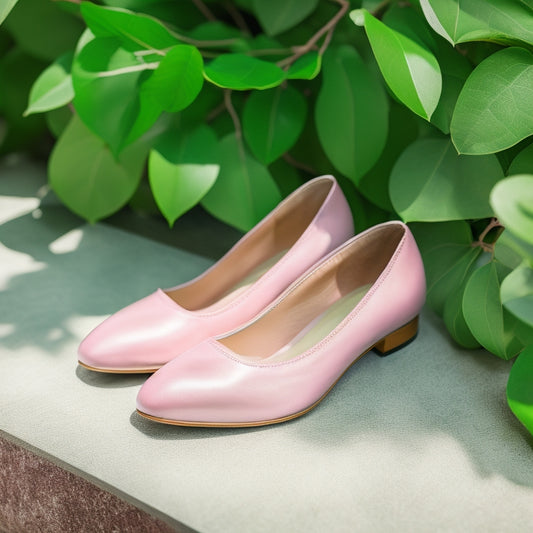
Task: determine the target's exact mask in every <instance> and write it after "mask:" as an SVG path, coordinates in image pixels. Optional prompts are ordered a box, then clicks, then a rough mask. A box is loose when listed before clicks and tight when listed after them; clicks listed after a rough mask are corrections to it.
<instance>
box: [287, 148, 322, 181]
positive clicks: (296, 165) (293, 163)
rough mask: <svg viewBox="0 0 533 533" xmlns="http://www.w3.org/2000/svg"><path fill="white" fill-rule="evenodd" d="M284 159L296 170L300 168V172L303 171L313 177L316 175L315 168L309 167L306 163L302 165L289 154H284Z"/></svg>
mask: <svg viewBox="0 0 533 533" xmlns="http://www.w3.org/2000/svg"><path fill="white" fill-rule="evenodd" d="M283 159H285V161H287V163H289V165H291V166H293V167H294V168H299V169H300V170H303V171H304V172H307V173H308V174H311V175H313V176H314V175H316V174H317V172H316V170H315V169H314V168H313V167H310V166H307V165H306V164H305V163H302V162H301V161H298V160H297V159H294V157H292V155H291V154H289V152H287V153H285V154H283Z"/></svg>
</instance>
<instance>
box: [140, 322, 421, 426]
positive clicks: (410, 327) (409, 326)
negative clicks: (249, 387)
mask: <svg viewBox="0 0 533 533" xmlns="http://www.w3.org/2000/svg"><path fill="white" fill-rule="evenodd" d="M413 326H414V327H415V328H416V329H414V328H413ZM405 330H409V331H411V332H413V336H412V337H411V339H414V338H415V337H416V333H417V331H418V316H417V317H415V318H414V319H413V320H411V321H410V322H409V323H407V324H405V325H404V326H402V327H401V328H398V329H397V330H395V331H393V332H391V333H389V334H388V335H386V337H384V338H383V339H381V340H379V341H378V342H376V344H373V345H372V346H371V347H370V348H368V350H366V351H365V352H363V353H362V354H361V355H360V356H359V357H357V359H355V360H354V361H353V362H352V363H350V365H349V366H347V367H346V368H345V369H344V371H343V373H342V374H341V375H340V376H339V377H338V378H337V380H336V381H335V382H334V383H333V385H331V387H330V388H329V389H328V390H327V391H326V392H325V393H324V394H323V395H322V396H321V397H320V398H319V399H318V400H317V401H316V402H315V403H313V404H312V405H310V406H309V407H306V408H305V409H304V410H303V411H299V412H297V413H294V414H292V415H288V416H283V417H281V418H273V419H271V420H260V421H257V422H187V421H183V420H170V419H168V418H160V417H158V416H152V415H149V414H147V413H143V412H142V411H139V409H137V413H139V414H140V415H141V416H142V417H144V418H147V419H148V420H153V421H154V422H159V423H161V424H169V425H171V426H184V427H200V428H249V427H260V426H270V425H272V424H279V423H280V422H288V421H289V420H293V419H295V418H298V417H300V416H303V415H305V414H307V413H308V412H309V411H311V410H312V409H314V408H315V407H316V406H317V405H318V404H319V403H320V402H321V401H322V400H323V399H324V398H325V397H326V396H327V395H328V394H329V393H330V392H331V390H332V389H333V387H335V385H336V384H337V383H338V382H339V381H340V379H341V378H342V376H344V374H346V372H348V370H350V368H351V367H352V365H354V364H355V363H356V362H357V361H359V359H361V357H363V355H366V354H367V353H368V352H370V351H371V350H373V349H374V348H375V347H377V346H378V345H381V344H382V343H383V342H384V340H385V339H386V338H387V337H391V336H394V337H395V338H398V337H400V338H401V340H402V342H401V345H402V346H403V345H405V344H407V342H408V340H407V341H406V339H405V337H404V336H399V335H398V332H400V331H405ZM398 340H399V339H398ZM398 346H400V343H399V345H398ZM394 348H395V347H392V346H391V347H390V349H391V350H393V349H394Z"/></svg>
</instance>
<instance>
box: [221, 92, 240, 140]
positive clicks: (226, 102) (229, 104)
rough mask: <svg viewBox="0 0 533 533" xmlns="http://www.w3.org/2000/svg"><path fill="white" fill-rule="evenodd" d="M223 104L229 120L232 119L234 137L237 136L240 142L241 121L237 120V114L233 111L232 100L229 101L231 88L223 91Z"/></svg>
mask: <svg viewBox="0 0 533 533" xmlns="http://www.w3.org/2000/svg"><path fill="white" fill-rule="evenodd" d="M224 105H225V106H226V109H227V110H228V113H229V115H230V117H231V120H232V121H233V126H234V128H235V137H237V140H238V141H239V142H240V140H241V138H242V127H241V121H240V120H239V115H237V111H235V108H234V107H233V102H232V101H231V89H226V90H225V91H224Z"/></svg>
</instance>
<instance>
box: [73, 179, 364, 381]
mask: <svg viewBox="0 0 533 533" xmlns="http://www.w3.org/2000/svg"><path fill="white" fill-rule="evenodd" d="M352 235H353V219H352V215H351V212H350V208H349V206H348V203H347V202H346V199H345V197H344V195H343V193H342V191H341V189H340V187H339V185H338V184H337V182H336V180H335V178H333V176H323V177H320V178H315V179H313V180H311V181H309V182H307V183H306V184H304V185H302V186H301V187H300V188H299V189H297V190H296V191H295V192H294V193H292V194H291V195H290V196H289V197H287V198H286V199H285V200H284V201H283V202H281V203H280V204H279V205H278V207H276V209H274V210H273V211H272V212H271V213H270V214H269V215H268V216H267V217H265V218H264V219H263V220H262V221H261V222H260V223H259V224H258V225H257V226H255V227H254V228H253V229H252V230H251V231H249V232H248V233H247V234H246V235H245V236H244V237H243V238H242V239H241V240H240V241H239V242H238V243H237V244H236V245H235V246H234V247H233V248H232V249H231V250H230V251H229V252H228V253H227V254H226V255H225V256H224V257H223V258H222V259H220V261H218V262H217V263H216V264H215V265H214V266H212V267H211V268H209V269H208V270H207V271H206V272H204V273H203V274H202V275H200V276H199V277H197V278H195V279H193V280H192V281H189V282H188V283H185V284H183V285H179V286H177V287H174V288H172V289H168V290H161V289H159V290H157V291H156V292H155V293H153V294H151V295H150V296H147V297H146V298H143V299H141V300H139V301H137V302H135V303H133V304H131V305H129V306H128V307H125V308H124V309H122V310H121V311H119V312H117V313H115V314H114V315H112V316H111V317H109V318H108V319H107V320H105V321H104V322H103V323H102V324H100V325H99V326H98V327H97V328H95V329H94V330H93V331H92V332H91V333H90V334H89V335H88V336H87V337H86V338H85V339H84V341H83V342H82V343H81V345H80V347H79V352H78V353H79V363H80V364H81V365H82V366H84V367H86V368H89V369H91V370H96V371H101V372H118V373H127V372H154V371H155V370H157V369H158V368H160V367H161V366H162V365H164V364H165V363H167V362H168V361H170V360H171V359H173V358H174V357H175V356H177V355H178V354H180V353H182V352H184V351H186V350H188V349H189V348H191V347H193V346H194V345H196V344H198V343H199V342H201V341H203V340H205V339H207V338H209V337H212V336H215V335H220V334H222V333H225V332H228V331H230V330H232V329H234V328H236V327H237V326H240V325H241V324H243V323H245V322H247V321H248V320H250V319H251V318H252V317H254V316H255V315H256V314H257V313H259V312H260V311H261V310H262V309H264V308H265V307H266V306H267V305H268V304H269V303H270V302H272V301H273V300H274V299H275V298H276V297H277V296H279V294H281V293H282V292H283V291H284V290H285V289H286V288H287V287H288V286H289V285H290V284H291V283H292V282H293V281H294V280H295V279H297V278H298V276H300V275H301V274H302V273H303V272H305V271H306V270H307V269H308V268H309V267H311V266H312V265H313V264H314V263H316V261H318V260H319V259H321V258H322V257H323V256H324V255H326V254H328V253H329V252H330V251H331V250H333V249H334V248H336V247H337V246H339V245H340V244H341V243H342V242H344V241H345V240H346V239H348V238H350V237H351V236H352Z"/></svg>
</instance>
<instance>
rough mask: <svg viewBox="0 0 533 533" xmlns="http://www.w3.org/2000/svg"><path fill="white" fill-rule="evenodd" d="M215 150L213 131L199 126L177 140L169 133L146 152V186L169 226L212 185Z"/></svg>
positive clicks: (214, 173)
mask: <svg viewBox="0 0 533 533" xmlns="http://www.w3.org/2000/svg"><path fill="white" fill-rule="evenodd" d="M217 148H218V146H217V138H216V136H215V134H214V132H213V130H211V129H210V128H208V127H207V126H203V125H202V126H200V127H198V128H197V129H196V130H193V131H192V132H188V134H187V135H183V136H181V138H180V137H179V135H177V134H176V132H172V131H171V132H169V133H168V134H167V136H166V137H163V138H162V139H161V140H160V141H159V143H158V145H157V146H156V147H155V148H154V149H153V150H152V151H151V152H150V157H149V160H148V173H149V177H150V186H151V188H152V192H153V194H154V198H155V201H156V203H157V205H158V207H159V209H160V210H161V212H162V213H163V215H165V218H166V219H167V221H168V223H169V226H170V227H172V226H173V225H174V222H175V221H176V220H177V219H178V218H179V217H180V216H181V215H182V214H183V213H185V212H186V211H188V210H189V209H191V207H194V206H195V205H196V204H197V203H198V202H199V201H200V200H201V199H202V198H203V197H204V196H205V194H206V193H207V191H209V189H210V188H211V187H212V186H213V184H214V183H215V181H216V179H217V176H218V172H219V169H220V167H219V165H218V164H217V161H218V153H217V151H218V150H217Z"/></svg>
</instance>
